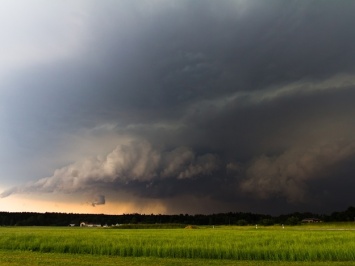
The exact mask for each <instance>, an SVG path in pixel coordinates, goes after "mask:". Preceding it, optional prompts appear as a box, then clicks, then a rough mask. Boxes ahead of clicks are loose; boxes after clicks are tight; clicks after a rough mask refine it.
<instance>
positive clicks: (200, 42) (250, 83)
mask: <svg viewBox="0 0 355 266" xmlns="http://www.w3.org/2000/svg"><path fill="white" fill-rule="evenodd" d="M22 5H23V3H21V5H20V1H19V0H14V1H3V2H1V3H0V25H2V26H1V29H0V30H1V32H2V34H3V35H2V36H3V37H2V42H1V43H0V55H1V58H2V59H3V60H1V62H0V77H1V79H0V146H1V147H2V149H1V150H0V169H1V171H0V185H1V187H2V188H5V189H4V191H3V192H2V193H1V195H0V196H1V197H2V198H4V197H8V196H10V195H11V194H17V196H21V195H24V194H25V193H26V194H29V195H37V194H39V193H43V194H46V195H48V198H50V197H51V195H54V194H63V195H67V196H68V197H69V196H73V197H74V196H75V197H77V198H79V196H78V195H80V196H82V195H85V197H86V198H89V199H87V200H85V201H86V202H88V203H89V204H91V205H92V206H97V208H95V210H98V211H99V208H101V207H106V206H108V205H109V204H110V203H113V202H114V203H116V204H121V205H120V206H122V204H123V203H122V202H125V203H127V204H128V202H130V204H131V205H130V206H133V207H132V208H137V206H140V205H144V204H147V206H152V210H153V209H159V210H164V211H165V212H170V213H173V212H176V211H182V212H184V210H186V212H195V213H198V212H218V211H220V210H224V211H263V212H270V213H280V212H285V211H292V210H295V211H303V210H307V211H308V210H309V211H317V212H326V211H333V210H334V209H344V208H346V207H347V206H348V205H351V204H352V203H353V202H352V201H353V199H352V195H353V193H352V191H351V188H352V187H354V185H355V179H354V178H353V174H354V173H355V167H354V166H353V165H354V163H353V162H354V159H355V154H354V152H355V146H354V143H355V139H354V136H355V124H354V117H355V107H354V106H355V105H354V103H353V102H354V101H353V99H355V65H354V62H355V50H354V48H353V47H354V45H355V31H354V30H352V27H351V25H354V23H355V17H354V15H353V14H354V11H355V2H352V1H337V2H335V1H322V0H312V1H308V0H307V1H306V0H304V1H303V0H301V1H299V0H297V1H296V0H290V1H287V3H286V2H285V1H281V0H271V1H262V0H248V1H244V0H221V1H218V2H216V1H212V0H196V1H188V0H168V1H160V0H156V1H148V0H142V1H128V0H122V1H111V0H102V1H97V0H88V1H81V0H79V1H74V2H69V1H59V0H58V1H57V0H54V1H51V2H48V1H43V0H31V1H30V3H27V4H24V5H25V7H26V8H24V7H23V6H22ZM88 195H89V196H88ZM17 196H16V197H17ZM148 201H149V203H148ZM0 204H1V200H0ZM154 204H155V205H154ZM100 205H105V206H100ZM344 205H345V206H344ZM154 206H158V207H154ZM0 208H2V207H1V205H0ZM142 209H144V210H147V209H146V208H143V207H142ZM132 211H134V210H132Z"/></svg>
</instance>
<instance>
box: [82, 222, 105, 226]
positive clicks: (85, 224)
mask: <svg viewBox="0 0 355 266" xmlns="http://www.w3.org/2000/svg"><path fill="white" fill-rule="evenodd" d="M80 227H101V224H91V223H86V222H81V223H80Z"/></svg>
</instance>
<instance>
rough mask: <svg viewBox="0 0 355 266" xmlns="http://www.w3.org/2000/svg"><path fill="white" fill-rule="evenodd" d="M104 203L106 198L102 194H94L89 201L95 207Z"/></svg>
mask: <svg viewBox="0 0 355 266" xmlns="http://www.w3.org/2000/svg"><path fill="white" fill-rule="evenodd" d="M105 203H106V199H105V196H104V195H96V196H95V197H94V199H93V201H92V202H91V205H92V206H93V207H95V206H96V205H104V204H105Z"/></svg>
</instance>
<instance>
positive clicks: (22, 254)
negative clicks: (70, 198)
mask: <svg viewBox="0 0 355 266" xmlns="http://www.w3.org/2000/svg"><path fill="white" fill-rule="evenodd" d="M309 264H310V263H309V262H307V261H306V262H280V261H234V260H223V261H221V260H206V259H172V258H151V257H150V258H149V257H148V258H146V257H138V258H132V257H115V256H97V255H86V254H75V255H73V254H62V253H37V252H31V251H4V250H0V265H1V266H40V265H43V266H44V265H52V266H68V265H76V266H89V265H90V266H103V265H105V266H150V265H155V266H167V265H169V266H219V265H225V266H232V265H238V266H254V265H256V266H279V265H285V266H308V265H309ZM311 265H312V266H351V265H355V262H349V261H347V262H312V264H311Z"/></svg>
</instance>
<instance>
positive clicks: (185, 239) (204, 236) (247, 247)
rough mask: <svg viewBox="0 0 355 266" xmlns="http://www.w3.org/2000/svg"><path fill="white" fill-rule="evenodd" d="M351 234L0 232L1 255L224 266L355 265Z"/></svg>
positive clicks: (306, 229)
mask: <svg viewBox="0 0 355 266" xmlns="http://www.w3.org/2000/svg"><path fill="white" fill-rule="evenodd" d="M354 230H355V223H342V224H335V223H334V224H325V223H323V224H317V225H304V226H292V227H291V226H290V227H285V229H282V227H281V226H267V227H261V226H259V227H258V229H255V227H250V226H242V227H237V226H221V227H215V228H214V229H213V228H212V227H211V226H209V227H199V229H198V230H194V229H190V230H189V229H164V230H162V229H149V230H146V229H127V230H111V229H105V228H78V227H76V228H75V227H64V228H63V227H1V228H0V235H1V238H0V250H1V251H2V252H5V250H8V251H11V252H14V251H17V252H18V251H25V252H27V253H26V254H32V253H33V254H41V256H42V254H43V253H51V254H62V255H65V254H73V255H74V254H75V255H74V256H73V258H77V257H78V256H82V255H83V256H84V255H92V256H94V257H95V258H97V256H99V257H102V259H105V258H106V257H110V258H111V257H112V258H116V259H118V258H121V259H122V257H134V258H142V260H145V259H147V260H148V258H161V259H170V260H171V259H173V261H175V262H178V261H181V260H186V259H193V260H194V261H195V260H196V262H198V261H203V260H206V259H207V260H211V261H215V260H219V261H220V262H221V260H223V263H224V262H226V263H227V262H228V261H236V260H238V261H274V262H298V261H300V262H310V261H312V262H313V261H317V262H326V263H330V262H332V261H334V262H341V261H343V262H347V264H346V265H350V264H349V263H350V262H352V261H355V254H354V252H353V251H354V250H355V241H354V240H355V231H354ZM11 252H9V254H11ZM53 256H57V255H53ZM58 256H59V255H58ZM185 262H186V261H185ZM1 265H5V264H1ZM105 265H109V264H105ZM132 265H134V264H132ZM141 265H142V264H141ZM158 265H159V264H158ZM169 265H173V264H169ZM176 265H180V264H176ZM181 265H182V264H181ZM184 265H186V264H184ZM194 265H196V264H194ZM201 265H202V264H201ZM204 265H206V263H204ZM246 265H247V264H246ZM254 265H255V264H254ZM260 265H263V264H260ZM265 265H268V264H265ZM325 265H327V264H325Z"/></svg>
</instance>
